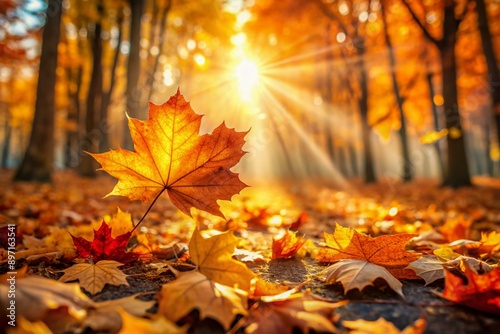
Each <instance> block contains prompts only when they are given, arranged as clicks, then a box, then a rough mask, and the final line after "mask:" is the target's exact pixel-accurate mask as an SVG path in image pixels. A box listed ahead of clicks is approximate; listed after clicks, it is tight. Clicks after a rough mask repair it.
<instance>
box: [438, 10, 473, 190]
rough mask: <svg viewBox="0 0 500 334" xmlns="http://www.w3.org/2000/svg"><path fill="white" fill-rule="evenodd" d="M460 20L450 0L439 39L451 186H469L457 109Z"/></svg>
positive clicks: (447, 176) (448, 174)
mask: <svg viewBox="0 0 500 334" xmlns="http://www.w3.org/2000/svg"><path fill="white" fill-rule="evenodd" d="M457 26H458V21H457V20H456V19H455V7H454V5H453V2H452V1H447V2H446V6H445V9H444V20H443V39H442V40H441V41H440V43H439V54H440V57H441V66H442V69H441V70H442V85H443V99H444V116H445V122H446V128H447V129H448V131H449V132H448V145H447V146H448V148H447V150H448V161H447V171H446V179H445V182H444V185H446V186H451V187H462V186H469V185H470V184H471V182H470V176H469V167H468V164H467V155H466V153H465V140H464V132H463V129H462V122H461V119H460V113H459V109H458V92H457V69H456V58H455V43H456V38H457V30H458V27H457Z"/></svg>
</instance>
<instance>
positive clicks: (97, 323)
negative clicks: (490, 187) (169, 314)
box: [82, 294, 155, 333]
mask: <svg viewBox="0 0 500 334" xmlns="http://www.w3.org/2000/svg"><path fill="white" fill-rule="evenodd" d="M138 296H140V294H135V295H132V296H128V297H124V298H118V299H113V300H107V301H104V302H100V303H96V304H95V309H93V310H92V311H90V312H89V315H88V316H87V317H86V318H85V320H84V321H83V324H82V328H86V327H87V328H92V330H93V331H95V332H106V333H116V332H118V331H119V330H120V328H122V318H121V316H120V312H119V310H122V311H125V312H126V313H127V314H128V315H130V316H136V317H142V316H144V315H145V314H146V311H147V310H148V309H150V308H151V307H152V306H153V305H154V304H155V301H144V300H140V299H137V297H138Z"/></svg>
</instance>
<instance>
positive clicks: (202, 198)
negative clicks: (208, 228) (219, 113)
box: [91, 90, 247, 217]
mask: <svg viewBox="0 0 500 334" xmlns="http://www.w3.org/2000/svg"><path fill="white" fill-rule="evenodd" d="M201 118H202V115H198V114H196V113H195V112H194V111H193V109H192V108H191V106H190V104H189V103H188V102H186V100H185V99H184V97H183V96H182V95H181V94H180V92H179V90H177V94H175V95H174V96H172V97H171V98H170V99H169V100H168V101H167V102H165V103H164V104H162V105H155V104H153V103H150V104H149V117H148V119H147V120H146V121H140V120H137V119H133V118H129V119H128V124H129V128H130V134H131V136H132V140H133V142H134V150H135V151H134V152H132V151H128V150H124V149H121V148H119V149H117V150H111V151H109V152H106V153H101V154H91V155H92V156H93V157H94V158H95V159H96V160H97V161H98V162H99V163H100V164H101V166H102V168H101V170H104V171H106V172H107V173H109V174H110V175H112V176H114V177H116V178H117V179H118V183H117V184H116V186H115V187H114V189H113V191H111V192H110V193H109V194H108V195H107V196H110V195H119V196H126V197H128V198H129V199H131V200H142V201H148V200H151V199H153V198H157V197H158V196H159V195H160V194H161V193H162V192H163V191H165V190H166V191H167V193H168V196H169V198H170V200H171V202H172V203H173V204H174V205H175V206H176V207H177V208H179V209H180V210H181V211H182V212H184V213H185V214H187V215H189V216H190V215H191V213H190V209H191V208H192V207H195V208H197V209H201V210H203V211H206V212H209V213H211V214H214V215H218V216H221V217H224V216H223V214H222V212H221V211H220V208H219V205H218V204H217V200H230V199H231V197H232V196H233V195H234V194H237V193H239V192H240V191H241V190H242V189H243V188H245V187H246V185H245V184H244V183H243V182H242V181H240V179H239V178H238V175H237V174H236V173H233V172H231V171H230V170H229V169H230V168H231V167H233V166H234V165H236V164H237V163H238V162H239V160H240V159H241V157H242V156H243V155H244V154H245V153H246V152H244V151H243V150H242V147H243V145H244V143H245V141H244V137H245V135H246V133H247V132H237V131H235V130H234V129H229V128H228V127H226V125H225V124H224V123H222V124H221V125H220V126H218V127H217V128H216V129H215V130H214V131H213V132H212V134H204V135H201V136H200V135H199V131H200V124H201Z"/></svg>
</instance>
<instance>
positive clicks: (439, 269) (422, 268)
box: [408, 255, 444, 285]
mask: <svg viewBox="0 0 500 334" xmlns="http://www.w3.org/2000/svg"><path fill="white" fill-rule="evenodd" d="M443 264H444V262H443V261H441V260H439V259H438V258H437V257H436V256H434V255H424V256H422V257H421V258H420V259H418V260H415V261H413V262H412V263H410V264H409V265H408V268H409V269H411V270H413V271H414V272H415V273H416V274H417V275H418V276H419V277H422V278H423V279H424V280H425V285H428V284H431V283H432V282H434V281H436V280H438V279H441V278H444V269H443Z"/></svg>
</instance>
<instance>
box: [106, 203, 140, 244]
mask: <svg viewBox="0 0 500 334" xmlns="http://www.w3.org/2000/svg"><path fill="white" fill-rule="evenodd" d="M103 220H104V221H105V222H106V223H107V224H108V226H109V227H110V228H111V236H112V237H113V238H116V237H117V236H119V235H121V234H125V233H127V232H128V231H131V230H132V229H133V228H134V224H133V223H132V215H131V214H130V212H123V211H122V210H120V208H118V211H117V212H116V213H115V214H113V216H109V215H106V216H104V217H103ZM99 225H100V224H99Z"/></svg>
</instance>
